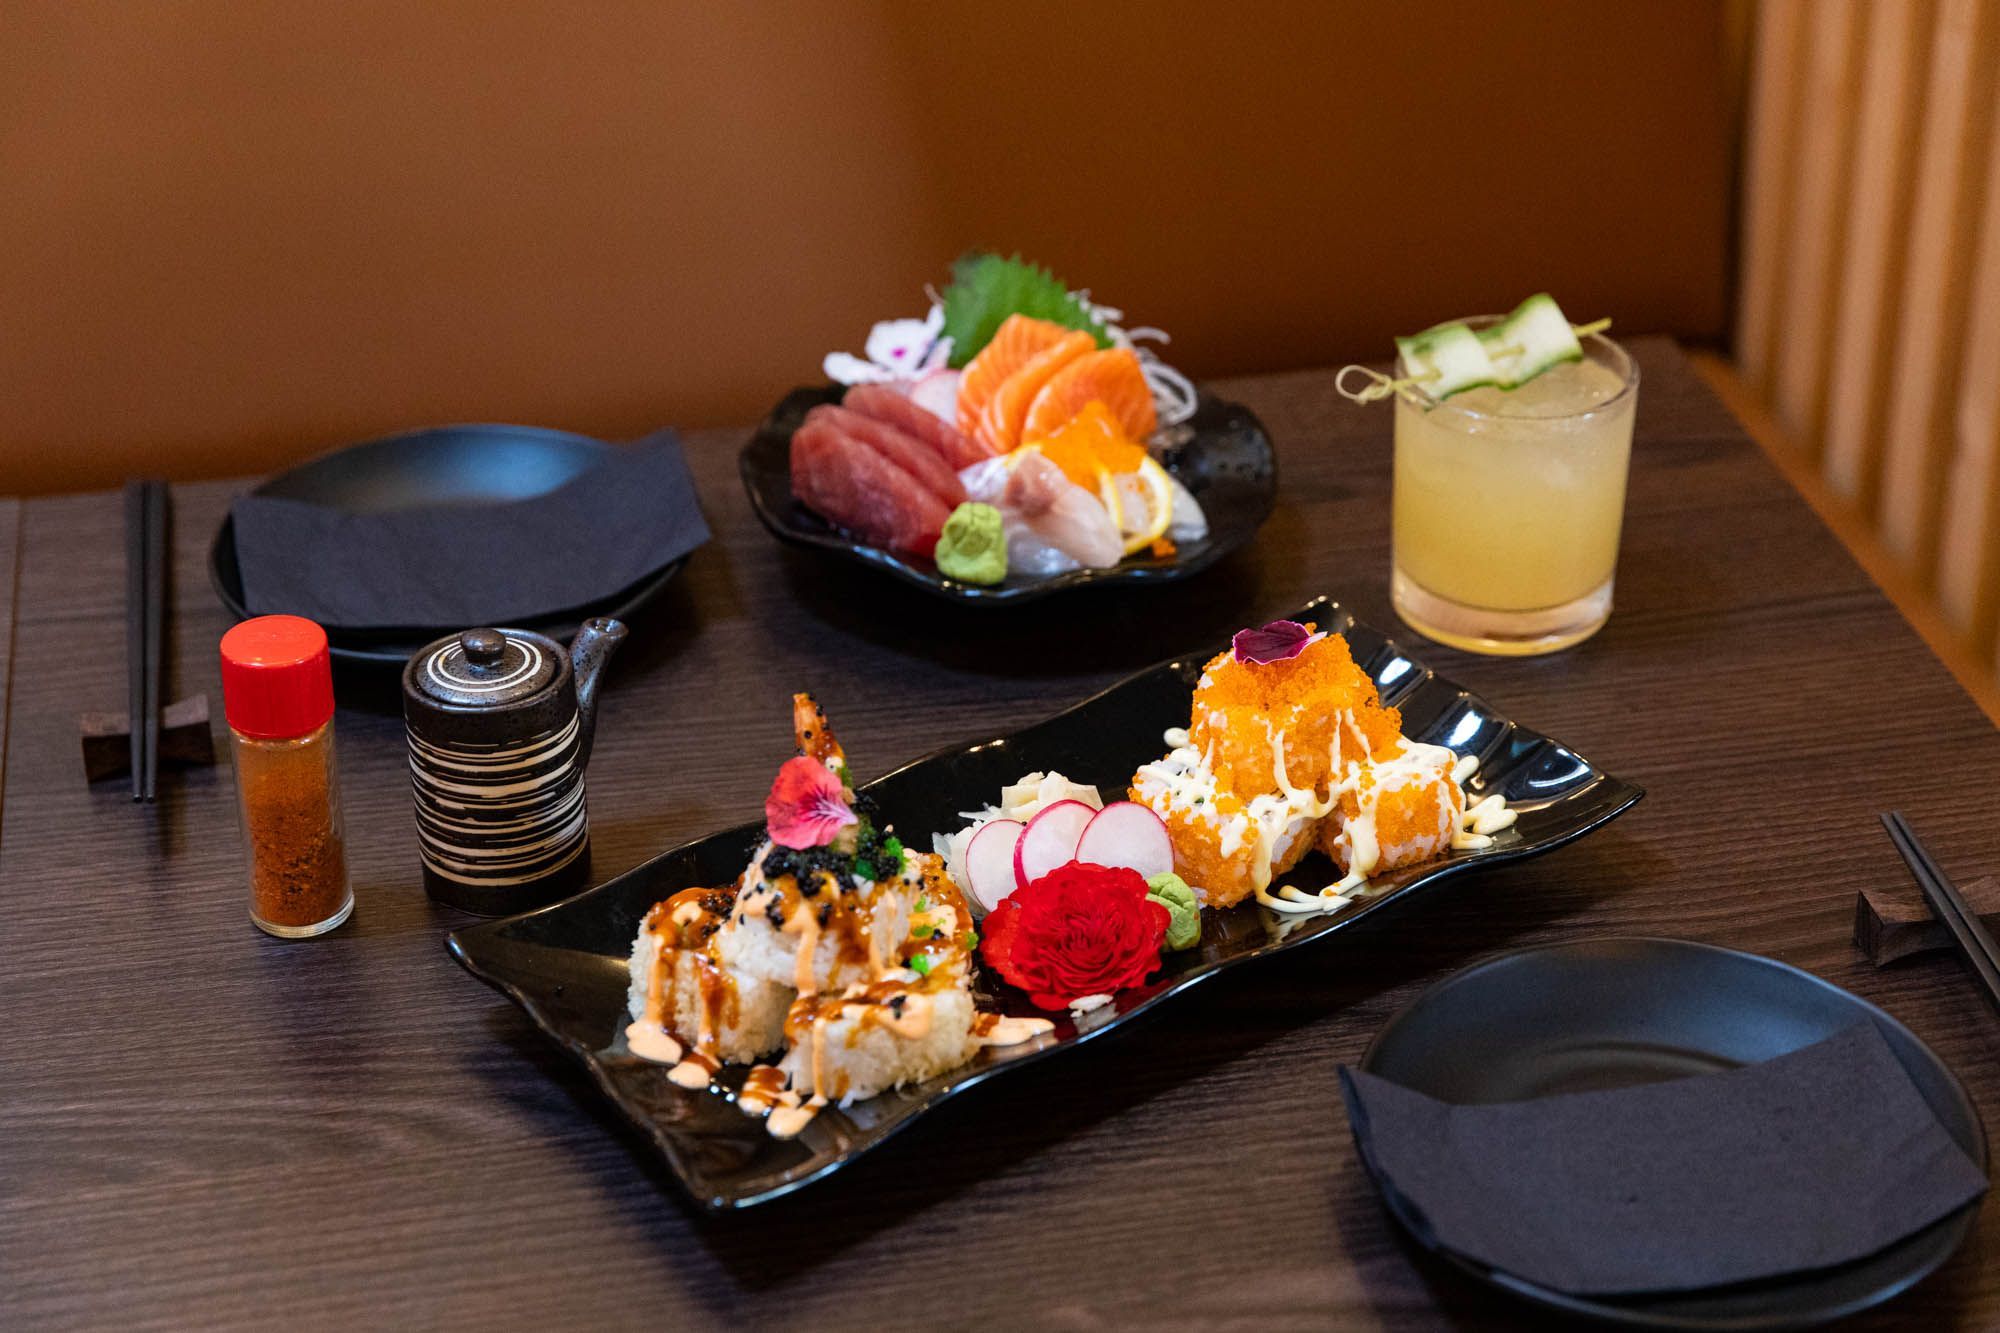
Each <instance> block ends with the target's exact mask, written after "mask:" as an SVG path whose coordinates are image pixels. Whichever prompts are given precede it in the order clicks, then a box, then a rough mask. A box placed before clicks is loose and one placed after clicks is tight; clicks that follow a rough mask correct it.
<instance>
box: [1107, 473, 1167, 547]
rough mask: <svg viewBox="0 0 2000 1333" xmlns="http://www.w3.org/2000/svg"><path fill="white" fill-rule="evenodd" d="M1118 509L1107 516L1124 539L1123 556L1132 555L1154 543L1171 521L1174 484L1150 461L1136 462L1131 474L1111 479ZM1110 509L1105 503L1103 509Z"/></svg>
mask: <svg viewBox="0 0 2000 1333" xmlns="http://www.w3.org/2000/svg"><path fill="white" fill-rule="evenodd" d="M1110 480H1111V489H1112V490H1113V491H1114V492H1116V494H1117V498H1118V507H1117V508H1116V509H1112V511H1111V517H1112V518H1113V520H1115V521H1116V522H1117V524H1118V530H1119V532H1121V533H1122V534H1124V537H1125V554H1127V555H1134V554H1137V553H1138V552H1140V551H1143V550H1145V549H1146V548H1147V547H1148V546H1151V545H1152V544H1153V543H1154V542H1156V541H1158V540H1159V539H1160V537H1161V535H1162V534H1164V533H1165V532H1166V530H1167V525H1168V524H1169V523H1171V522H1173V519H1174V485H1173V481H1172V480H1171V479H1170V478H1169V477H1168V476H1167V470H1166V469H1165V468H1163V467H1161V466H1160V465H1159V463H1158V462H1157V461H1156V460H1154V459H1152V458H1145V459H1142V460H1140V463H1139V466H1138V468H1137V469H1136V470H1135V471H1132V472H1120V473H1118V474H1117V475H1116V476H1115V477H1113V478H1111V479H1110ZM1105 507H1106V508H1107V509H1109V508H1111V506H1110V505H1109V503H1107V504H1106V506H1105Z"/></svg>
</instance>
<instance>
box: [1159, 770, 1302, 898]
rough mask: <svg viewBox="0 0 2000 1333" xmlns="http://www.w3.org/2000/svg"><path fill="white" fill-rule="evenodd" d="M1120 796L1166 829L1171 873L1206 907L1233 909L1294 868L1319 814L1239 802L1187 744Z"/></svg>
mask: <svg viewBox="0 0 2000 1333" xmlns="http://www.w3.org/2000/svg"><path fill="white" fill-rule="evenodd" d="M1128 794H1129V795H1130V796H1131V798H1132V799H1133V800H1135V801H1137V802H1139V803H1140V804H1141V805H1144V806H1146V807H1147V808H1148V809H1150V810H1152V812H1153V813H1154V814H1156V815H1158V816H1159V817H1160V819H1161V820H1162V821H1163V822H1164V823H1165V824H1166V826H1167V834H1168V837H1169V838H1170V839H1171V840H1172V842H1173V845H1174V870H1175V873H1177V874H1179V875H1180V877H1181V878H1182V879H1183V880H1185V881H1186V882H1187V883H1188V884H1189V885H1190V886H1191V887H1193V888H1194V890H1195V892H1196V894H1197V896H1198V897H1200V899H1201V900H1202V901H1203V902H1204V903H1205V904H1207V905H1208V906H1210V907H1229V906H1233V905H1234V904H1236V903H1239V902H1241V901H1243V899H1245V898H1247V897H1249V896H1250V895H1251V894H1252V893H1254V892H1256V891H1257V889H1259V888H1260V887H1263V886H1264V885H1267V884H1269V883H1270V882H1271V880H1272V879H1273V878H1275V877H1276V876H1278V875H1282V874H1284V873H1285V872H1286V871H1287V870H1290V869H1291V868H1292V867H1293V866H1295V865H1297V864H1298V863H1299V859H1300V858H1301V857H1303V856H1304V855H1305V854H1306V853H1307V852H1309V851H1311V850H1312V846H1313V837H1314V834H1315V833H1316V832H1317V830H1318V827H1319V823H1320V820H1321V818H1322V817H1323V814H1324V812H1323V811H1322V810H1320V809H1318V805H1317V802H1315V803H1313V804H1311V805H1308V806H1306V807H1305V808H1303V809H1301V808H1298V807H1297V805H1296V804H1295V803H1293V802H1291V801H1289V800H1287V799H1285V798H1283V797H1282V796H1272V797H1256V798H1253V799H1252V800H1250V801H1249V802H1247V803H1246V802H1245V801H1244V800H1243V799H1242V798H1241V797H1239V796H1238V795H1236V793H1234V792H1231V791H1227V790H1224V789H1223V788H1222V787H1221V786H1220V784H1219V783H1218V782H1217V780H1216V777H1215V775H1214V773H1213V772H1212V771H1211V770H1209V768H1208V767H1207V765H1206V763H1205V762H1204V760H1203V758H1202V756H1201V755H1200V754H1199V753H1197V752H1196V751H1195V750H1194V748H1193V747H1192V746H1182V747H1181V748H1179V749H1177V750H1175V751H1173V752H1172V753H1171V754H1169V755H1167V756H1166V757H1165V758H1164V759H1161V760H1158V761H1157V762H1155V763H1151V764H1146V765H1144V766H1143V767H1141V768H1140V769H1139V771H1138V772H1137V773H1135V774H1134V775H1133V777H1132V786H1131V789H1130V791H1129V793H1128Z"/></svg>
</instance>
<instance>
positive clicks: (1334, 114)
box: [0, 0, 1729, 493]
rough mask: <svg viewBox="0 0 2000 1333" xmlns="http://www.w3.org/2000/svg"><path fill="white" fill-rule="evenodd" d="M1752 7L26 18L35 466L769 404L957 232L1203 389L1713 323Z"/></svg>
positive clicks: (177, 11)
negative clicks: (1555, 336) (1735, 60)
mask: <svg viewBox="0 0 2000 1333" xmlns="http://www.w3.org/2000/svg"><path fill="white" fill-rule="evenodd" d="M1722 28H1723V5H1722V3H1721V2H1720V0H1713V2H1709V0H1699V2H1698V0H1659V2H1657V3H1635V2H1634V0H1621V3H1618V4H1606V3H1604V0H1548V2H1545V3H1539V4H1534V5H1525V4H1523V5H1510V4H1493V3H1490V0H1489V2H1485V3H1462V4H1427V5H1423V6H1415V5H1400V4H1381V3H1379V2H1377V0H1365V2H1352V3H1350V2H1346V0H1343V2H1341V3H1329V4H1324V5H1297V6H1280V5H1260V4H1251V5H1244V4H1215V3H1209V2H1207V0H1202V2H1199V3H1175V4H1152V5H1143V6H1142V5H1126V4H1078V3H1058V4H1040V3H1015V4H1011V5H977V6H975V5H959V4H950V3H930V4H914V3H911V4H863V3H852V4H841V5H779V4H747V3H745V4H734V3H710V4H691V5H679V4H672V5H668V4H631V5H614V4H582V3H571V4H547V5H543V4H528V3H504V2H503V0H487V2H486V3H478V4H473V3H463V4H459V3H443V2H441V0H423V2H421V3H409V2H408V0H399V2H398V3H387V4H358V3H338V2H329V3H311V4H308V3H297V4H275V3H258V2H257V0H189V2H188V3H179V4H171V3H164V2H160V3H143V2H115V3H114V2H111V0H90V2H84V3H57V2H56V0H35V2H29V0H0V181H3V182H4V196H0V198H4V202H0V493H6V492H17V491H34V490H51V489H61V488H72V487H81V486H86V485H102V484H108V483H111V482H113V481H115V480H116V479H118V478H119V477H121V476H123V475H126V474H129V473H133V472H137V471H141V470H146V471H158V472H164V473H167V474H170V475H173V476H180V477H187V476H199V475H217V474H228V473H233V472H245V471H254V470H259V469H264V468H268V467H270V466H273V465H275V464H277V463H279V462H280V461H282V460H285V459H288V458H292V457H297V456H300V455H303V454H305V453H309V452H311V451H314V450H316V449H319V448H323V447H325V446H328V445H331V444H335V443H338V442H342V441H345V440H350V439H355V438H360V437H364V436H367V435H370V434H374V433H379V432H382V431H386V430H389V429H392V428H399V427H406V426H411V425H419V424H427V423H434V422H441V421H451V420H479V419H490V420H514V421H529V422H537V423H545V424H551V425H561V426H566V427H570V428H574V429H580V430H585V431H591V432H598V433H604V434H608V435H612V436H619V435H630V434H633V433H636V432H639V431H641V430H644V429H647V428H649V427H652V426H654V425H657V424H659V423H662V422H681V423H685V424H691V425H692V424H712V423H716V422H729V421H734V422H747V421H749V420H752V419H754V418H755V417H756V416H757V415H759V414H760V412H761V410H762V409H763V407H764V406H765V405H766V404H768V403H769V402H770V401H771V400H772V399H773V398H774V397H775V396H776V395H777V394H778V393H779V391H780V390H782V389H783V388H785V387H787V386H789V385H791V384H793V383H798V382H802V381H805V380H809V379H812V378H814V377H815V376H816V372H817V365H818V361H819V357H820V356H821V354H822V353H823V352H825V351H826V350H827V349H829V348H832V347H841V346H846V347H852V348H855V349H856V350H858V346H859V343H860V341H861V338H862V335H863V334H864V332H865V331H866V328H867V325H868V323H869V321H870V320H871V319H873V318H876V317H883V316H888V315H892V314H897V313H920V312H921V308H922V304H923V300H922V295H921V287H922V284H923V283H925V282H926V281H937V280H939V279H940V278H941V276H942V274H943V271H944V269H945V267H946V265H947V263H948V262H949V260H950V259H951V257H952V256H953V255H954V254H956V253H957V252H958V251H959V250H961V249H963V248H965V247H968V246H972V245H987V246H994V247H1004V248H1008V249H1014V248H1018V249H1020V250H1022V251H1024V252H1026V253H1028V254H1030V255H1032V256H1035V257H1038V258H1041V259H1043V260H1045V261H1046V262H1048V263H1050V264H1051V265H1053V266H1054V267H1056V269H1057V270H1058V271H1059V272H1060V273H1061V274H1062V275H1063V276H1065V277H1067V278H1069V279H1070V280H1071V281H1073V282H1076V283H1087V284H1089V285H1090V286H1091V287H1092V288H1093V291H1094V293H1095V294H1096V295H1097V296H1098V297H1099V298H1100V299H1104V300H1110V301H1113V302H1116V303H1118V304H1121V305H1123V306H1124V307H1125V308H1126V309H1127V311H1128V312H1129V313H1130V315H1131V316H1132V318H1133V319H1134V320H1136V321H1138V322H1143V323H1149V324H1157V325H1161V326H1164V327H1166V328H1167V329H1169V330H1171V331H1173V332H1175V333H1176V334H1177V335H1178V338H1177V342H1176V344H1175V350H1174V355H1175V359H1176V360H1178V361H1179V362H1180V363H1181V364H1183V365H1184V366H1185V367H1187V368H1188V369H1190V370H1193V371H1195V372H1197V373H1211V374H1212V373H1218V372H1225V371H1238V370H1248V369H1263V368H1281V367H1290V366H1298V365H1309V364H1322V363H1326V362H1329V361H1334V360H1336V359H1340V358H1344V357H1349V356H1353V355H1357V354H1363V353H1372V354H1379V353H1381V352H1382V351H1383V350H1384V348H1385V339H1386V337H1387V336H1388V335H1389V334H1390V333H1391V332H1394V331H1396V330H1399V329H1409V328H1412V327H1416V326H1420V325H1422V324H1425V323H1428V322H1430V321H1432V320H1434V319H1437V318H1441V317H1444V316H1447V315H1452V314H1457V313H1463V312H1467V311H1472V310H1479V309H1495V308H1499V307H1501V306H1503V305H1505V304H1507V303H1508V302H1510V301H1511V300H1513V299H1515V298H1518V297H1519V296H1522V295H1525V294H1526V293H1528V292H1529V291H1531V290H1534V289H1536V288H1540V287H1547V288H1550V289H1552V290H1554V291H1555V292H1556V293H1557V295H1558V296H1559V298H1560V299H1562V300H1563V301H1564V302H1565V304H1566V305H1568V306H1569V307H1571V308H1572V309H1574V310H1575V311H1576V312H1577V313H1578V314H1579V316H1586V315H1597V314H1600V313H1609V314H1612V315H1615V316H1617V317H1618V320H1619V324H1620V327H1623V328H1627V329H1667V330H1672V331H1677V332H1681V333H1686V334H1693V335H1712V334H1715V333H1717V332H1719V331H1720V329H1721V328H1722V325H1723V323H1724V318H1725V316H1724V311H1725V306H1726V292H1725V280H1724V273H1725V256H1726V237H1727V232H1728V221H1727V219H1728V207H1729V199H1728V171H1729V161H1728V154H1729V126H1728V123H1727V120H1728V116H1727V110H1726V102H1727V99H1726V96H1725V84H1726V82H1727V80H1726V76H1725V71H1724V63H1725V62H1724V57H1723V49H1722V48H1723V36H1722Z"/></svg>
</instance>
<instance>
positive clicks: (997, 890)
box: [965, 819, 1028, 912]
mask: <svg viewBox="0 0 2000 1333" xmlns="http://www.w3.org/2000/svg"><path fill="white" fill-rule="evenodd" d="M1027 831H1028V826H1027V825H1026V824H1023V823H1022V822H1021V821H1020V820H1018V819H993V820H988V821H987V822H986V823H984V824H981V825H980V826H979V827H978V828H977V829H976V830H974V831H973V834H972V840H971V841H970V842H968V843H966V844H965V888H966V891H967V892H968V893H970V894H971V895H972V897H973V899H974V900H975V901H976V902H977V903H978V904H979V906H980V909H981V910H982V911H987V912H990V911H992V910H993V909H994V908H996V907H998V906H999V905H1000V900H1001V899H1003V898H1005V897H1006V896H1007V895H1008V894H1010V893H1012V892H1013V891H1014V888H1015V881H1014V848H1015V846H1016V845H1017V844H1018V843H1019V842H1020V841H1021V835H1022V834H1023V833H1026V832H1027Z"/></svg>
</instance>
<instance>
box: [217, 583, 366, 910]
mask: <svg viewBox="0 0 2000 1333" xmlns="http://www.w3.org/2000/svg"><path fill="white" fill-rule="evenodd" d="M222 709H223V713H224V715H225V716H226V717H227V718H228V720H229V733H230V742H231V744H230V752H231V757H232V758H233V759H234V761H235V768H236V798H237V810H238V813H239V814H240V815H241V818H242V826H243V848H244V853H245V855H246V857H247V859H248V862H249V881H250V919H251V921H253V922H255V923H256V925H257V928H258V929H260V930H263V931H266V932H268V933H269V934H272V935H277V936H280V937H282V938H286V939H302V938H305V937H307V936H312V935H322V934H325V933H326V932H327V931H329V930H332V929H333V928H334V927H335V926H338V925H339V924H340V923H341V922H343V921H345V920H347V917H348V914H349V913H351V912H352V911H353V910H354V892H353V890H352V888H350V887H349V884H348V878H347V847H346V840H345V838H344V836H343V832H342V829H341V822H340V780H339V773H338V770H337V769H336V767H335V764H334V750H333V665H332V660H331V657H330V655H329V654H328V652H327V641H326V631H325V630H323V629H321V628H320V627H319V626H318V625H316V624H314V623H313V622H312V621H310V620H307V619H305V618H304V617H301V616H258V617H256V618H255V619H251V620H246V621H244V622H243V623H241V624H240V625H237V626H235V627H234V628H232V629H231V630H230V631H229V632H228V633H227V634H224V635H223V636H222Z"/></svg>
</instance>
